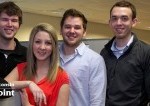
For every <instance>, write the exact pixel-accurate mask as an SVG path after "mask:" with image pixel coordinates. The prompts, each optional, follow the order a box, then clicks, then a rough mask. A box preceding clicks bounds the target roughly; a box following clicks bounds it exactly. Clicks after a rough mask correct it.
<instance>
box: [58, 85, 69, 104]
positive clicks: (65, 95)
mask: <svg viewBox="0 0 150 106" xmlns="http://www.w3.org/2000/svg"><path fill="white" fill-rule="evenodd" d="M68 104H69V85H68V84H63V85H62V86H61V88H60V91H59V94H58V99H57V104H56V106H68Z"/></svg>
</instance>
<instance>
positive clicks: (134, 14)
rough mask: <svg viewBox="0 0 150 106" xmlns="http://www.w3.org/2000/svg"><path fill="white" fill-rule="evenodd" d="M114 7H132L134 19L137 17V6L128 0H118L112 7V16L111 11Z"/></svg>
mask: <svg viewBox="0 0 150 106" xmlns="http://www.w3.org/2000/svg"><path fill="white" fill-rule="evenodd" d="M114 7H127V8H130V9H131V11H132V19H134V18H136V8H135V6H134V5H133V4H132V3H130V2H128V1H125V0H122V1H119V2H116V3H115V4H114V5H113V6H112V8H111V9H110V16H111V12H112V10H113V8H114Z"/></svg>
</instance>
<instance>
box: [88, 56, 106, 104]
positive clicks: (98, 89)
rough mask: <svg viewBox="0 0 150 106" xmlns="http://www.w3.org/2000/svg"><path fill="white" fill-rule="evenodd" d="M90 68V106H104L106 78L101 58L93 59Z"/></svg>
mask: <svg viewBox="0 0 150 106" xmlns="http://www.w3.org/2000/svg"><path fill="white" fill-rule="evenodd" d="M92 63H93V64H92ZM90 67H91V68H90V82H89V94H90V106H105V97H106V84H107V78H106V67H105V62H104V60H103V58H102V57H101V56H100V57H99V58H97V59H93V60H92V62H91V65H90Z"/></svg>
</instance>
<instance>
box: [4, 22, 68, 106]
mask: <svg viewBox="0 0 150 106" xmlns="http://www.w3.org/2000/svg"><path fill="white" fill-rule="evenodd" d="M11 76H15V77H13V78H12V77H11ZM6 80H7V81H13V80H21V81H24V80H31V81H33V82H34V83H36V84H37V85H38V86H39V87H40V88H41V89H42V90H43V92H44V94H45V96H46V104H47V106H68V99H69V79H68V76H67V74H66V72H65V71H63V69H62V68H61V67H60V66H59V65H58V41H57V34H56V31H55V29H54V28H53V27H52V26H51V25H49V24H46V23H41V24H38V25H37V26H35V27H34V28H33V29H32V31H31V34H30V39H29V47H28V51H27V62H26V63H22V64H18V65H17V67H16V68H15V69H14V70H13V71H12V73H10V74H9V76H7V78H6ZM30 83H31V84H32V82H30ZM26 93H27V96H28V100H29V103H30V104H31V105H36V104H37V103H35V100H36V102H43V101H41V99H39V98H34V97H36V96H33V94H32V91H30V89H29V88H26ZM36 95H38V94H36ZM38 96H39V95H38ZM39 97H40V96H39ZM42 97H43V96H42V95H41V98H42ZM37 99H38V100H37ZM38 104H39V103H38ZM44 105H45V104H44V103H42V106H44Z"/></svg>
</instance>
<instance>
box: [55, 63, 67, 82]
mask: <svg viewBox="0 0 150 106" xmlns="http://www.w3.org/2000/svg"><path fill="white" fill-rule="evenodd" d="M57 79H58V80H61V81H62V82H65V83H69V77H68V74H67V73H66V71H65V70H64V69H63V68H62V67H60V66H59V67H58V73H57Z"/></svg>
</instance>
